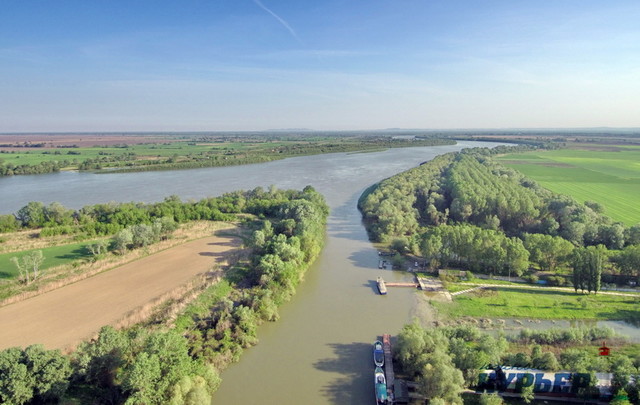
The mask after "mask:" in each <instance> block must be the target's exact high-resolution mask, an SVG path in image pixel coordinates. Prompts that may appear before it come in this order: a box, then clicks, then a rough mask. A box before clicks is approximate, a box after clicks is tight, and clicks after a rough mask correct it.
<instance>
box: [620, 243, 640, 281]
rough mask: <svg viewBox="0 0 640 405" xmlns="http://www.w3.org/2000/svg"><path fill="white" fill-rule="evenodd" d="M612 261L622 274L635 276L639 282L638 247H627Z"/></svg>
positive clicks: (639, 263) (639, 248) (639, 253)
mask: <svg viewBox="0 0 640 405" xmlns="http://www.w3.org/2000/svg"><path fill="white" fill-rule="evenodd" d="M614 260H615V262H616V264H617V265H618V268H619V269H620V272H621V273H622V274H626V275H629V276H632V275H635V276H636V277H637V278H638V279H639V280H640V245H635V246H627V247H626V248H624V250H622V251H621V252H620V253H619V254H618V255H616V256H615V257H614Z"/></svg>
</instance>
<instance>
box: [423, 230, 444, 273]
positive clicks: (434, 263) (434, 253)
mask: <svg viewBox="0 0 640 405" xmlns="http://www.w3.org/2000/svg"><path fill="white" fill-rule="evenodd" d="M420 250H421V253H422V256H424V258H425V259H427V261H428V262H429V268H430V269H431V270H435V269H437V268H438V267H439V266H440V264H441V250H442V238H441V237H440V236H439V235H435V234H434V235H429V236H427V237H425V238H424V239H423V241H422V245H421V246H420Z"/></svg>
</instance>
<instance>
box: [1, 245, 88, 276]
mask: <svg viewBox="0 0 640 405" xmlns="http://www.w3.org/2000/svg"><path fill="white" fill-rule="evenodd" d="M87 244H88V242H81V243H72V244H69V245H61V246H55V247H50V248H44V249H33V250H42V254H43V255H44V262H43V263H42V266H41V267H40V269H42V270H46V269H48V268H51V267H55V266H60V265H62V264H65V263H69V262H71V261H74V260H78V259H83V258H88V257H90V256H91V254H90V253H89V252H88V251H87V249H85V246H86V245H87ZM31 251H32V250H25V251H23V252H13V253H4V254H1V255H0V280H1V279H5V278H14V277H17V276H18V269H17V268H16V266H15V264H14V263H13V262H12V261H11V258H12V257H18V258H19V257H22V256H24V255H25V254H27V253H29V252H31Z"/></svg>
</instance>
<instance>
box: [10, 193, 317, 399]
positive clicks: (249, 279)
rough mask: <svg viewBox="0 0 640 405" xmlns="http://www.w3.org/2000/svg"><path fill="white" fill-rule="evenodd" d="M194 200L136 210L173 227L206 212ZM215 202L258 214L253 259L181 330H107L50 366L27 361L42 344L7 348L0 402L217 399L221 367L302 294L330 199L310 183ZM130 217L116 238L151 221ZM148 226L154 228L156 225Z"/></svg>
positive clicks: (208, 295) (55, 355)
mask: <svg viewBox="0 0 640 405" xmlns="http://www.w3.org/2000/svg"><path fill="white" fill-rule="evenodd" d="M212 200H213V199H207V200H206V201H208V203H207V204H213V202H212ZM194 204H195V205H197V204H198V203H180V202H179V200H178V199H177V198H175V197H171V198H168V199H166V200H165V201H164V202H163V203H160V204H149V205H138V204H134V205H133V207H137V209H140V210H141V211H136V212H138V214H140V213H144V212H153V213H154V215H151V216H150V218H152V217H154V216H155V217H156V218H160V221H165V222H167V223H169V219H171V221H175V220H176V219H177V220H180V221H185V220H187V219H186V218H187V217H188V215H185V216H181V215H177V216H174V215H171V213H174V214H185V213H190V212H200V211H199V210H198V209H194ZM207 204H205V205H203V207H207V206H208V205H207ZM215 206H216V207H217V208H216V209H220V210H224V211H225V214H227V215H229V214H231V213H234V214H237V213H250V214H253V215H254V216H255V217H256V218H258V219H257V220H255V221H252V222H249V223H247V224H246V226H253V232H252V233H251V236H250V237H249V238H248V239H247V240H246V241H245V244H246V245H247V248H248V249H250V252H251V254H250V255H249V258H248V259H247V260H244V261H240V262H239V263H237V264H236V265H235V267H233V268H232V269H230V270H228V271H227V273H226V275H225V279H224V280H223V281H221V282H220V283H219V284H215V285H213V286H212V287H210V288H209V289H208V290H205V291H204V292H202V293H201V294H200V296H199V297H198V299H197V300H196V302H194V303H192V304H191V305H189V306H188V307H187V308H185V309H184V310H183V311H182V314H181V315H180V316H179V317H178V319H177V320H176V321H175V323H174V327H173V328H170V329H169V330H166V329H164V328H154V330H148V329H145V328H143V327H141V326H139V327H134V328H132V329H130V330H122V331H116V330H115V329H113V328H111V327H104V328H103V329H102V330H101V331H100V334H99V336H98V337H97V338H96V339H93V340H91V341H88V342H84V343H82V344H80V346H79V347H78V348H77V349H76V351H75V352H74V353H72V354H71V355H69V356H64V355H62V354H61V353H60V352H59V351H55V350H54V351H44V352H45V354H42V355H40V354H39V355H40V356H44V357H45V358H46V359H50V360H47V362H45V361H40V362H38V363H37V364H36V362H34V361H32V360H31V357H29V356H31V354H30V353H40V352H42V351H43V350H44V349H42V347H41V346H31V347H28V348H26V349H24V350H23V349H20V348H11V349H7V350H4V351H2V352H0V402H1V403H7V404H25V403H42V402H46V401H56V400H58V399H59V398H62V397H64V396H65V395H67V396H68V397H72V398H76V399H78V398H80V399H81V400H85V401H91V402H92V403H100V404H141V403H144V404H175V405H180V404H194V405H195V404H203V403H210V402H211V395H212V394H213V392H214V391H215V390H216V388H217V387H218V385H219V384H220V377H219V371H220V370H221V369H223V368H224V367H226V366H227V365H228V364H229V363H231V362H233V361H237V360H238V359H239V357H240V355H241V354H242V352H243V350H244V349H245V348H247V347H250V346H252V345H255V344H256V343H257V342H258V337H257V327H258V325H259V324H260V323H262V322H264V321H274V320H276V319H277V318H278V306H279V305H280V304H282V303H283V302H285V301H287V300H288V299H289V298H290V297H291V296H292V295H293V294H294V293H295V289H296V286H297V285H298V283H299V282H300V280H301V279H302V277H303V274H304V272H305V271H306V269H307V268H308V266H309V265H310V264H311V263H312V262H313V261H314V260H315V258H316V257H317V255H318V254H319V252H320V250H321V248H322V245H323V242H324V230H325V223H326V218H327V216H328V213H329V209H328V206H327V205H326V202H325V201H324V197H323V196H322V195H320V194H319V193H318V192H316V191H315V190H314V189H313V188H312V187H310V186H307V187H305V188H304V189H303V190H302V191H295V190H277V189H275V188H271V189H270V190H268V191H265V190H263V189H262V188H256V189H254V190H251V191H245V192H235V193H230V194H228V195H225V196H223V197H220V200H219V201H218V202H216V204H215ZM94 207H95V206H94ZM129 207H132V206H130V205H129ZM98 211H99V210H98ZM92 212H96V211H95V210H94V211H92ZM160 215H161V216H160ZM158 216H159V217H158ZM118 218H122V217H121V216H118ZM126 218H128V219H127V221H124V222H126V223H127V224H129V225H127V226H128V227H127V228H123V230H120V231H118V234H120V233H122V232H126V231H127V230H129V229H130V227H133V229H136V227H139V226H140V225H145V222H144V220H145V219H146V218H147V216H145V215H133V216H126ZM198 219H200V216H199V215H198ZM124 222H123V221H119V222H118V224H120V225H124ZM157 223H159V222H155V223H154V224H157ZM146 226H147V227H148V228H151V231H150V232H153V227H154V225H146ZM155 226H156V227H161V226H162V224H160V225H155ZM131 233H132V234H133V233H134V230H131ZM142 233H144V232H142ZM116 236H117V235H116ZM133 241H135V238H134V239H133V240H132V242H131V243H134V242H133ZM125 245H128V243H127V244H125Z"/></svg>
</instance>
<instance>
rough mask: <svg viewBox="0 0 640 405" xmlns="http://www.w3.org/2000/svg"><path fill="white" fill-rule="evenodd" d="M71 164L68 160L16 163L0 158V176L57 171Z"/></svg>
mask: <svg viewBox="0 0 640 405" xmlns="http://www.w3.org/2000/svg"><path fill="white" fill-rule="evenodd" d="M71 164H72V162H71V161H69V160H61V161H49V162H46V161H45V162H40V163H36V164H21V165H16V164H14V163H11V162H7V163H4V162H3V161H2V159H0V177H2V176H14V175H19V174H44V173H53V172H59V171H60V169H62V168H65V167H69V166H70V165H71Z"/></svg>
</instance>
